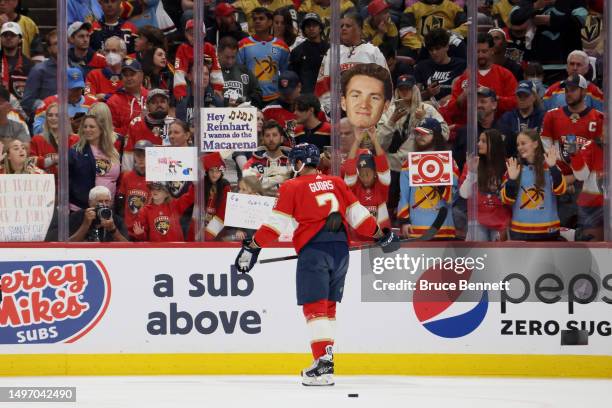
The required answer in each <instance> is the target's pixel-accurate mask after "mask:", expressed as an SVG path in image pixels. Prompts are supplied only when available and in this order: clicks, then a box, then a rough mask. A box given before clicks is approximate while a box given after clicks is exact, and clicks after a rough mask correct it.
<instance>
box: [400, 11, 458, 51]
mask: <svg viewBox="0 0 612 408" xmlns="http://www.w3.org/2000/svg"><path fill="white" fill-rule="evenodd" d="M466 22H467V16H466V14H465V12H464V11H463V8H462V7H459V6H458V5H456V4H455V3H453V2H452V1H450V0H421V1H417V2H416V3H414V4H413V5H411V6H410V7H408V8H407V9H406V10H405V11H404V14H403V15H402V17H401V20H400V25H399V30H400V31H399V36H400V40H401V48H400V52H399V54H400V55H407V56H410V57H413V58H415V57H416V56H417V55H418V51H419V50H420V49H421V46H422V44H423V37H424V36H425V34H427V33H428V32H429V31H430V30H431V29H433V28H444V29H446V30H452V31H456V32H457V33H458V34H459V35H461V36H462V37H464V38H467V29H468V27H467V24H466Z"/></svg>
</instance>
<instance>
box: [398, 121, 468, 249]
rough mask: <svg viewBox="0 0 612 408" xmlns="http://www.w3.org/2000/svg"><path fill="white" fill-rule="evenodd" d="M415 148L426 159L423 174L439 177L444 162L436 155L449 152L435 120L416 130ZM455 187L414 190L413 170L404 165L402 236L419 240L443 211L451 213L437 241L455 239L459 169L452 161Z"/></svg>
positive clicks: (402, 176)
mask: <svg viewBox="0 0 612 408" xmlns="http://www.w3.org/2000/svg"><path fill="white" fill-rule="evenodd" d="M414 134H415V148H416V152H419V153H431V155H424V157H422V158H421V162H424V163H425V164H424V165H419V169H420V170H421V171H422V172H427V173H429V174H438V173H439V172H442V170H443V167H442V166H443V164H444V163H443V162H442V160H441V159H440V158H439V156H437V155H435V152H438V151H444V150H448V147H447V145H446V142H445V140H444V138H443V137H442V126H441V125H440V122H438V121H437V120H436V119H433V118H425V119H424V120H423V121H422V122H421V123H420V124H419V125H418V126H417V127H416V128H415V129H414ZM452 169H453V170H452V175H451V178H452V181H451V182H452V185H450V186H411V185H410V184H411V183H410V178H411V172H410V166H409V163H408V161H406V162H405V163H404V168H403V169H402V174H401V175H400V202H399V206H398V209H397V218H398V221H399V222H400V223H401V224H402V233H403V235H404V236H406V237H411V238H416V237H419V236H421V235H422V234H423V233H424V232H425V231H427V230H428V229H429V227H430V226H431V225H432V223H433V221H434V220H435V218H436V216H437V215H438V211H439V210H440V208H442V207H446V208H447V210H448V213H447V216H446V219H445V220H444V224H443V225H442V226H441V227H440V229H439V230H438V232H437V233H436V235H435V237H434V239H453V238H455V223H454V220H453V215H452V214H453V211H452V203H453V200H454V197H455V194H457V184H458V181H459V167H457V163H456V162H455V161H454V160H453V163H452Z"/></svg>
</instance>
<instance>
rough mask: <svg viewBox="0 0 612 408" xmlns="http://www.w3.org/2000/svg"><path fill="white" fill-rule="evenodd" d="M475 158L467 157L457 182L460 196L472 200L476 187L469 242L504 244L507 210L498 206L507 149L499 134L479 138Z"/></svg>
mask: <svg viewBox="0 0 612 408" xmlns="http://www.w3.org/2000/svg"><path fill="white" fill-rule="evenodd" d="M477 149H478V155H475V156H471V157H468V159H467V164H466V165H465V166H464V167H463V172H462V173H461V178H460V179H459V195H460V196H461V197H462V198H464V199H466V200H467V199H469V198H470V197H471V196H472V191H473V186H474V184H477V186H478V198H477V200H478V224H477V225H476V227H475V228H476V229H475V235H474V236H468V239H469V240H471V241H505V238H506V233H507V229H508V224H509V223H510V217H511V212H510V209H509V208H508V207H506V206H504V204H503V203H502V202H501V199H500V198H499V192H500V190H501V185H502V181H503V177H504V173H505V172H506V166H505V163H506V149H505V148H504V140H503V138H502V134H501V133H500V132H499V131H498V130H496V129H487V130H485V131H484V132H482V133H481V134H480V136H479V138H478V145H477Z"/></svg>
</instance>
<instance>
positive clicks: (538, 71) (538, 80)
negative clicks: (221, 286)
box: [523, 62, 547, 107]
mask: <svg viewBox="0 0 612 408" xmlns="http://www.w3.org/2000/svg"><path fill="white" fill-rule="evenodd" d="M523 76H524V77H525V79H526V80H528V81H531V82H533V84H534V85H535V87H536V89H537V90H538V96H539V97H540V98H541V99H543V98H544V94H545V93H546V89H547V87H546V85H544V69H543V68H542V65H540V63H539V62H530V63H528V64H527V66H526V67H525V69H524V70H523ZM542 107H544V102H542Z"/></svg>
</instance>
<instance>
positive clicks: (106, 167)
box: [96, 159, 111, 176]
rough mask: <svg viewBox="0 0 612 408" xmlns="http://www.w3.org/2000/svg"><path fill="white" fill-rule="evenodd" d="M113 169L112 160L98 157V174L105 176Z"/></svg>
mask: <svg viewBox="0 0 612 408" xmlns="http://www.w3.org/2000/svg"><path fill="white" fill-rule="evenodd" d="M110 169H111V162H110V161H109V160H106V159H96V175H97V176H105V175H107V174H108V172H109V171H110Z"/></svg>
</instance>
